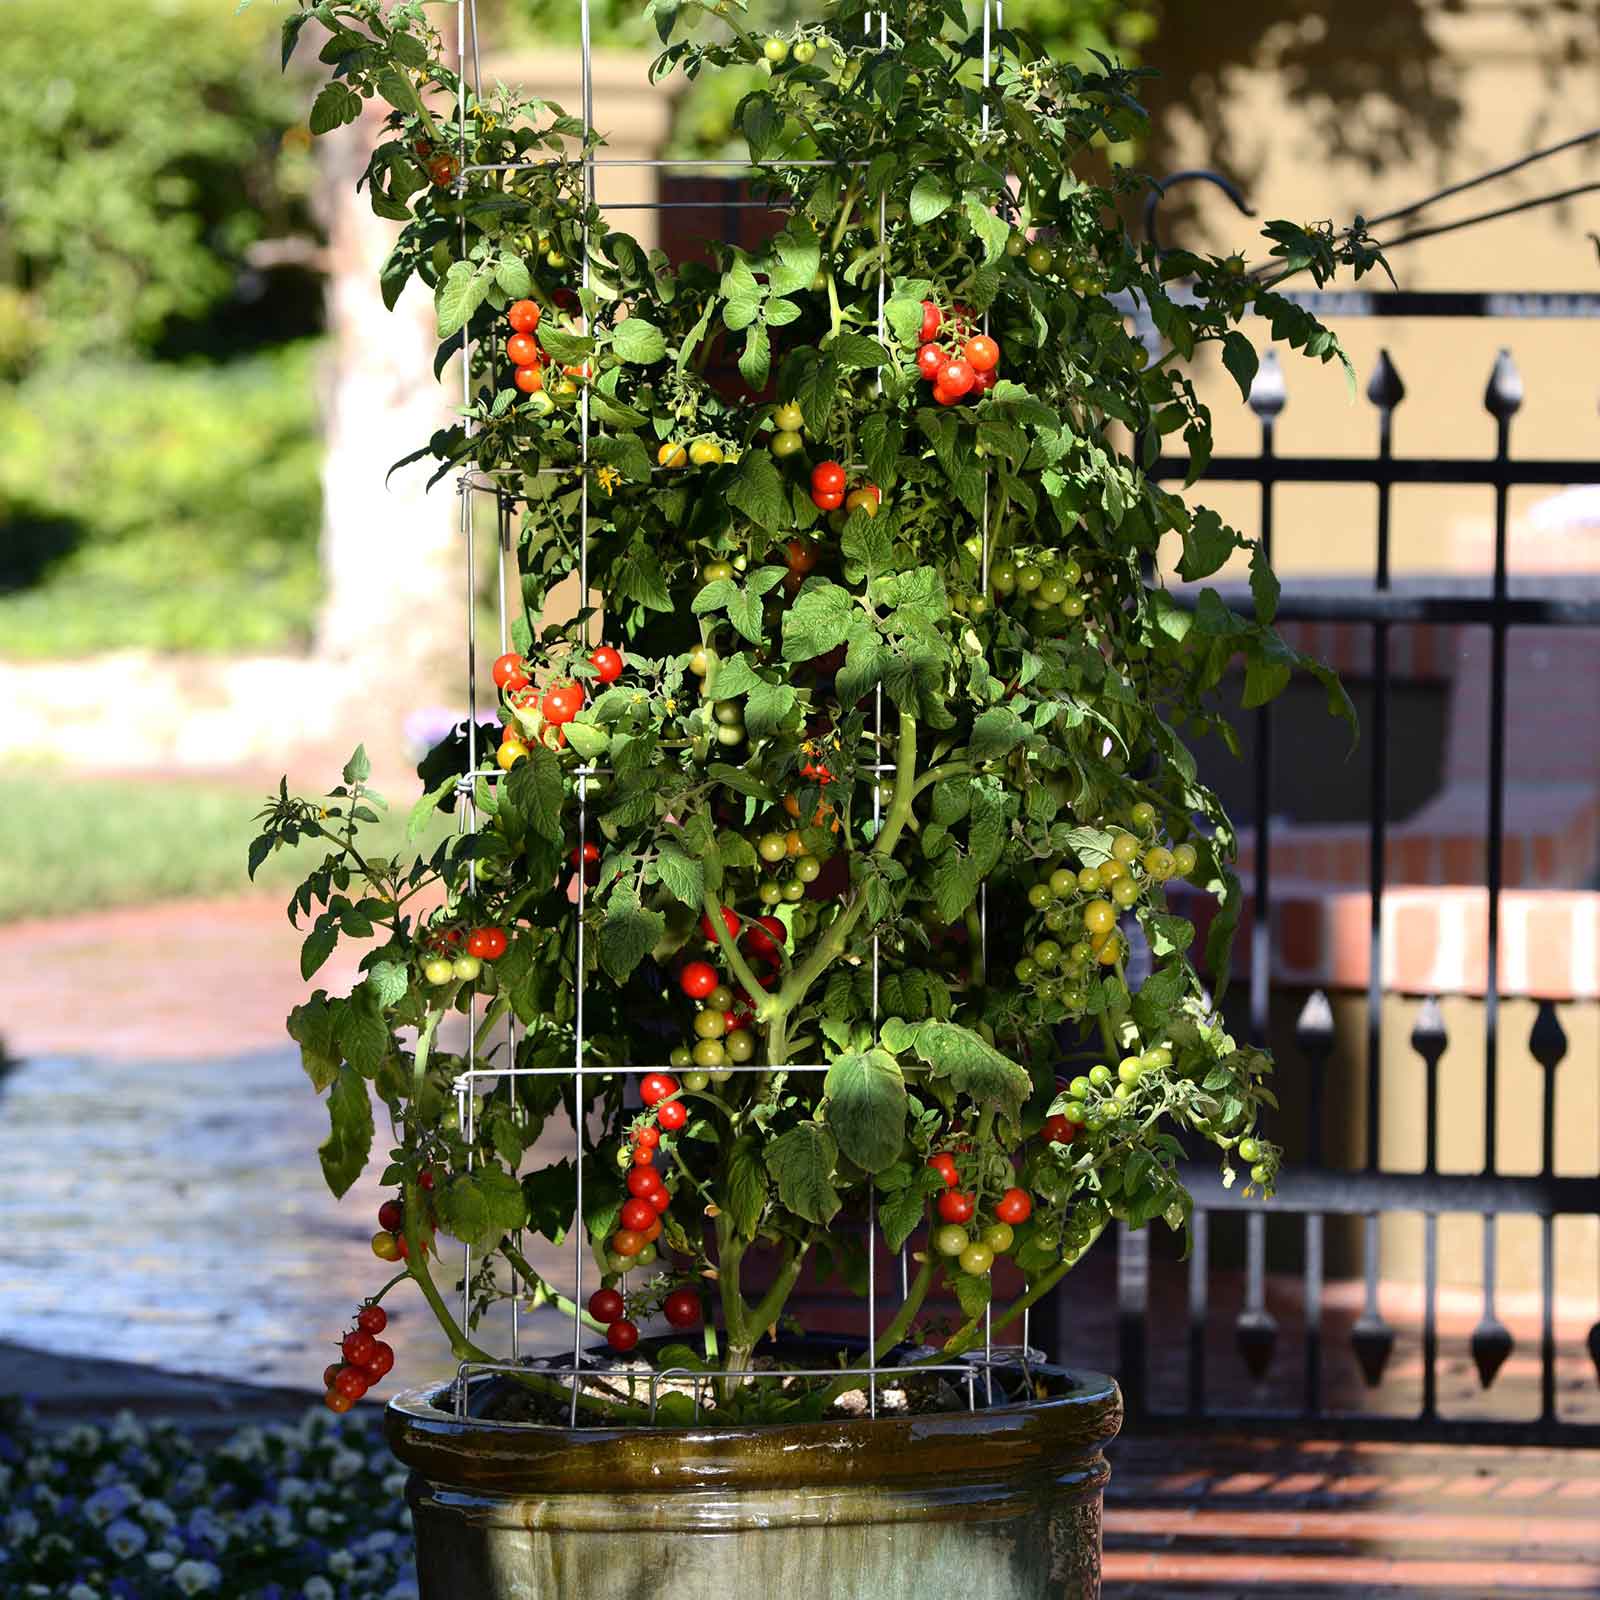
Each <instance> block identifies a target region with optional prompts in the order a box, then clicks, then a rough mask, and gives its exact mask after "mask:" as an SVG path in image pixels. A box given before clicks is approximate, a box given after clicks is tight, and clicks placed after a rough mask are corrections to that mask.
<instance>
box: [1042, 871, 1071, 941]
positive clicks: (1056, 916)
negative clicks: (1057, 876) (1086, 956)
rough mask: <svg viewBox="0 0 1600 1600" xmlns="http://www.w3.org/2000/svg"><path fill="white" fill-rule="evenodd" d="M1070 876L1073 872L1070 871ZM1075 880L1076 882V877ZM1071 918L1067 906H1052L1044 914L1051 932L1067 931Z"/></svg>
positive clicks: (1045, 922) (1047, 927) (1045, 921)
mask: <svg viewBox="0 0 1600 1600" xmlns="http://www.w3.org/2000/svg"><path fill="white" fill-rule="evenodd" d="M1068 876H1069V877H1070V876H1071V874H1070V873H1069V874H1068ZM1074 882H1076V880H1075V879H1074ZM1071 920H1072V918H1071V916H1070V915H1069V913H1068V911H1067V908H1066V907H1065V906H1051V907H1050V909H1049V910H1048V911H1046V912H1045V914H1044V925H1045V927H1046V929H1048V931H1049V932H1051V933H1065V932H1066V931H1067V924H1068V923H1069V922H1071Z"/></svg>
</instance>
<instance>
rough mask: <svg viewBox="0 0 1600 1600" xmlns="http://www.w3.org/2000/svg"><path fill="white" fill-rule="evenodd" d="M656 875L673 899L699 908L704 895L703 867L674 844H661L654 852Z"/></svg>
mask: <svg viewBox="0 0 1600 1600" xmlns="http://www.w3.org/2000/svg"><path fill="white" fill-rule="evenodd" d="M655 866H656V876H657V877H658V878H659V879H660V881H661V883H662V884H663V885H664V886H665V888H666V890H667V892H668V893H669V894H670V895H671V896H672V898H673V899H674V900H677V901H679V902H680V903H681V904H683V905H686V906H693V907H694V909H695V910H696V911H698V910H699V909H700V902H701V901H702V899H704V897H705V892H706V874H705V868H704V867H702V866H701V864H700V863H699V862H698V861H692V860H690V858H689V857H688V856H686V855H685V854H684V853H683V851H682V850H680V849H679V848H678V846H677V845H675V844H663V845H662V846H661V848H660V850H658V851H657V852H656V861H655Z"/></svg>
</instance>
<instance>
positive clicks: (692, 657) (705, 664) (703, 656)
mask: <svg viewBox="0 0 1600 1600" xmlns="http://www.w3.org/2000/svg"><path fill="white" fill-rule="evenodd" d="M716 659H717V658H716V657H715V656H714V655H713V654H712V653H711V651H709V650H708V649H706V647H705V646H704V645H703V644H697V645H696V646H695V647H694V649H693V650H691V651H690V652H689V671H690V672H692V673H693V674H694V675H695V677H697V678H703V677H705V675H706V674H707V673H708V672H709V671H710V670H711V666H712V663H713V662H714V661H715V660H716Z"/></svg>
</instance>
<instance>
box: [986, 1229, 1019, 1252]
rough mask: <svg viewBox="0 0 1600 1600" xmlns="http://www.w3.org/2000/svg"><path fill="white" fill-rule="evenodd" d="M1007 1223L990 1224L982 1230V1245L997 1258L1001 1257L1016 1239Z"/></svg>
mask: <svg viewBox="0 0 1600 1600" xmlns="http://www.w3.org/2000/svg"><path fill="white" fill-rule="evenodd" d="M1016 1237H1017V1236H1016V1233H1015V1231H1014V1230H1013V1229H1012V1226H1011V1224H1010V1223H1009V1222H992V1223H990V1224H989V1226H988V1227H987V1228H985V1229H984V1230H983V1243H984V1244H986V1245H987V1246H988V1247H989V1249H990V1251H991V1252H992V1253H993V1254H994V1255H997V1256H1003V1255H1004V1254H1005V1253H1006V1251H1008V1250H1009V1249H1010V1248H1011V1246H1012V1243H1013V1242H1014V1241H1015V1239H1016Z"/></svg>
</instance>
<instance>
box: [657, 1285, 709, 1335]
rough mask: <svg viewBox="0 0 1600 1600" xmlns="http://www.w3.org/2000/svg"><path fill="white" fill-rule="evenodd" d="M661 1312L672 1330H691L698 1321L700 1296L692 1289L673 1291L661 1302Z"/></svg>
mask: <svg viewBox="0 0 1600 1600" xmlns="http://www.w3.org/2000/svg"><path fill="white" fill-rule="evenodd" d="M661 1312H662V1315H663V1316H665V1317H666V1319H667V1321H668V1322H670V1323H671V1324H672V1326H673V1327H674V1328H692V1327H693V1326H694V1325H695V1324H696V1323H697V1322H698V1321H699V1320H700V1296H699V1295H697V1294H696V1293H695V1292H694V1290H693V1289H674V1290H673V1291H672V1293H671V1294H669V1295H668V1296H667V1298H666V1299H665V1300H663V1301H662V1302H661Z"/></svg>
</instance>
